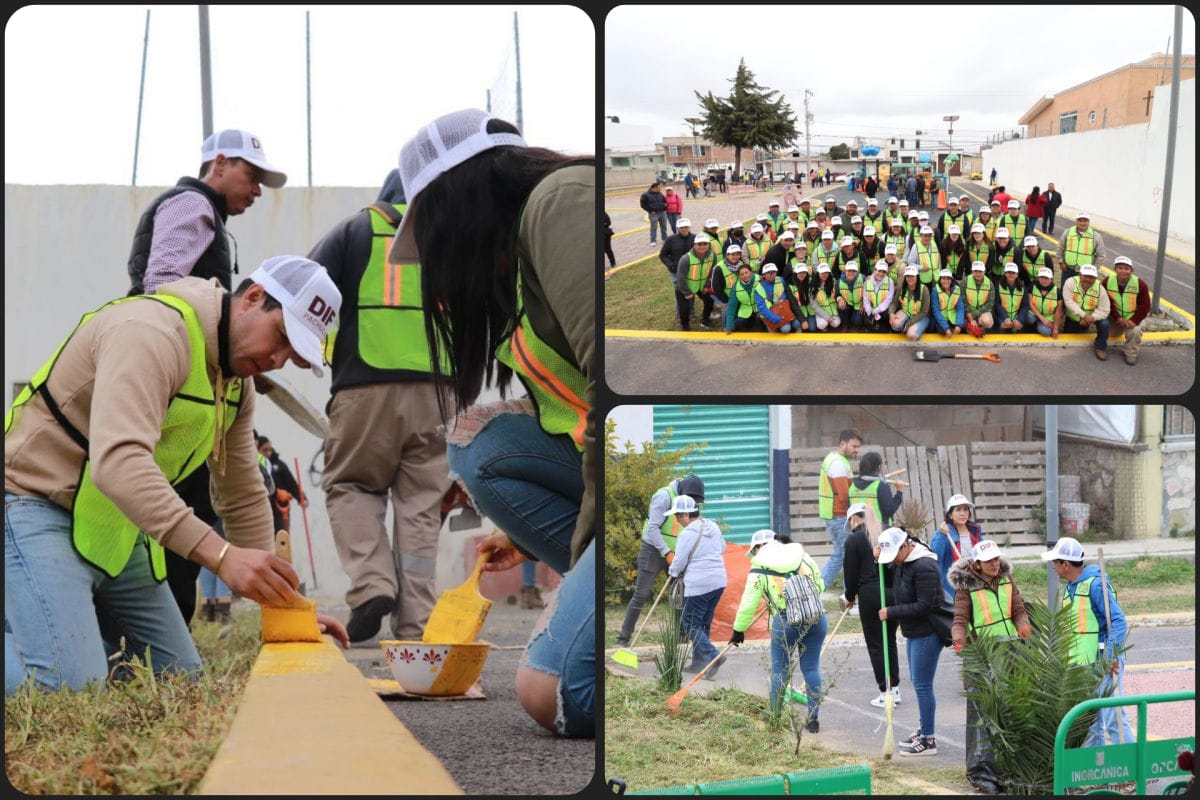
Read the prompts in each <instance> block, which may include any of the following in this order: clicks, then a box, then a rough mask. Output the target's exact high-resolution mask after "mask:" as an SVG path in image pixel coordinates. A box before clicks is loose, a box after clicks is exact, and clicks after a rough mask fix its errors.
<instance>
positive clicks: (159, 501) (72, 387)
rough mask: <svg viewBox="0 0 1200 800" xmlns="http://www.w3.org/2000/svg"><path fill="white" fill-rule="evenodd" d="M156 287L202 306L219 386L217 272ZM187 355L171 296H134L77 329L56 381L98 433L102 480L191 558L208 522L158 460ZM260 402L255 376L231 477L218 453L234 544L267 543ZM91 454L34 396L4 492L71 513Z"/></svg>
mask: <svg viewBox="0 0 1200 800" xmlns="http://www.w3.org/2000/svg"><path fill="white" fill-rule="evenodd" d="M158 293H159V294H170V295H174V296H176V297H179V298H182V299H183V300H186V301H187V302H188V303H189V304H191V305H192V307H193V308H195V309H196V313H197V315H198V317H199V319H200V323H201V325H202V326H203V328H204V338H205V344H206V345H207V357H208V374H209V378H210V379H211V380H212V382H213V385H214V387H215V386H216V383H217V373H218V369H219V366H218V365H219V355H218V349H217V328H218V323H219V321H220V317H221V299H222V296H223V295H224V294H225V292H224V290H223V289H222V288H221V286H220V284H219V283H217V281H216V280H215V279H213V280H208V281H205V280H202V279H200V278H184V279H182V280H179V281H176V282H174V283H169V284H166V285H164V286H161V287H159V289H158ZM50 352H51V351H50V350H49V348H48V349H47V357H48V356H49V355H50ZM189 362H190V350H189V347H188V335H187V328H186V326H185V325H184V322H183V320H182V319H181V318H180V316H179V314H178V313H176V312H175V311H174V310H173V309H171V308H168V307H166V306H164V305H162V304H161V303H155V302H153V301H150V300H131V301H129V302H126V303H122V304H120V305H118V306H115V307H113V308H109V309H106V310H105V311H103V312H102V313H100V314H97V315H96V316H95V317H93V318H92V319H91V320H90V321H89V322H88V324H86V325H84V326H83V327H82V328H81V329H79V330H78V331H77V332H76V333H75V335H74V336H73V337H72V338H71V341H70V342H69V343H68V344H67V346H66V347H64V348H63V351H62V353H61V354H60V355H59V358H58V361H57V363H56V364H55V365H54V368H53V370H51V372H50V378H49V380H48V381H47V388H48V389H49V391H50V395H51V396H52V397H53V398H54V399H55V400H56V401H57V402H58V404H59V407H60V408H61V409H62V413H63V415H64V416H65V417H66V418H67V419H68V420H69V421H70V422H71V423H72V424H73V425H74V426H75V427H76V428H78V429H79V431H80V432H81V433H82V434H83V435H84V436H85V437H86V438H87V440H88V443H89V451H88V455H89V456H90V458H91V462H92V464H91V468H92V479H93V481H95V483H96V487H97V488H98V489H100V491H102V492H103V493H104V494H105V495H107V496H108V498H109V499H110V500H112V501H113V503H114V504H115V505H116V506H117V508H119V509H120V510H121V511H122V512H124V513H125V515H126V516H127V517H129V519H130V520H132V521H133V523H134V524H135V525H137V526H138V527H139V528H141V529H142V530H143V531H145V532H146V533H147V534H148V535H149V536H152V537H153V538H154V539H156V540H158V542H159V543H161V544H162V545H163V546H164V547H166V548H168V549H170V550H173V551H174V552H176V553H178V554H179V555H181V556H184V557H187V556H188V554H189V553H191V552H192V550H193V549H194V548H195V547H196V545H197V544H198V543H199V542H200V540H201V539H203V538H204V536H205V535H206V534H207V533H208V531H209V530H210V528H209V526H208V525H207V524H205V523H204V522H202V521H201V520H200V519H199V518H197V517H196V515H195V514H193V513H192V511H191V509H190V508H188V506H187V505H186V504H185V503H184V502H183V500H181V499H180V498H179V495H177V494H176V493H175V490H174V489H173V488H172V487H171V485H170V483H169V481H168V479H167V477H166V476H164V475H163V473H162V471H161V470H160V469H159V468H158V465H157V464H155V462H154V447H155V445H156V444H157V443H158V440H159V437H160V435H161V426H162V421H163V418H164V416H165V415H166V410H167V404H168V403H169V402H170V400H171V398H172V397H173V396H174V395H175V393H176V392H178V391H179V389H180V388H181V387H182V386H183V383H184V381H185V380H186V379H187V375H188V368H189ZM230 379H231V376H223V380H230ZM214 390H215V389H214ZM254 400H255V395H254V388H253V385H252V381H246V382H245V386H244V388H243V390H242V405H241V410H240V412H239V413H238V416H237V419H236V420H235V421H234V423H233V425H232V427H231V428H230V429H229V433H228V434H227V435H226V437H225V440H224V445H223V447H224V449H225V451H226V452H225V456H224V462H225V468H224V474H222V473H221V470H220V468H219V466H218V463H217V459H216V458H209V467H210V468H211V471H212V484H211V485H210V487H209V489H210V492H211V494H212V498H213V508H215V509H216V511H217V514H218V515H219V516H220V517H221V518H222V519H223V520H224V521H225V533H226V536H227V537H228V538H229V541H231V542H233V544H235V545H237V546H239V547H251V548H255V549H258V550H269V549H271V548H272V541H273V537H272V531H271V528H272V522H271V509H270V506H269V505H268V502H267V492H266V487H265V486H264V485H263V480H262V473H260V472H259V469H258V453H257V450H256V448H255V445H254V435H253V432H252V431H253V420H254ZM83 456H84V454H83V452H82V451H81V450H80V449H79V446H78V445H76V444H75V443H74V442H73V441H72V440H71V438H70V437H69V436H68V435H67V433H66V431H65V430H64V429H63V428H62V426H61V425H59V424H58V422H57V421H56V420H55V419H54V417H52V416H51V415H50V412H49V411H48V410H47V408H46V405H45V402H44V401H43V400H42V398H41V396H40V395H36V396H34V397H33V398H32V399H31V400H30V401H29V402H28V403H26V404H25V405H24V406H23V407H22V408H21V409H19V410H18V411H17V413H16V415H15V416H14V419H13V424H12V428H11V429H10V431H9V432H8V434H7V435H6V436H5V437H4V490H5V491H6V492H12V493H13V494H19V495H32V496H38V497H45V498H48V499H49V500H51V501H52V502H54V503H56V504H57V505H60V506H62V507H63V508H65V509H68V510H69V509H70V507H71V501H72V498H73V497H74V494H75V489H76V486H77V483H78V478H79V475H80V472H81V469H82V464H83Z"/></svg>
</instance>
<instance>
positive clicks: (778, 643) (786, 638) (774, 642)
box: [770, 612, 829, 719]
mask: <svg viewBox="0 0 1200 800" xmlns="http://www.w3.org/2000/svg"><path fill="white" fill-rule="evenodd" d="M828 632H829V620H828V618H826V616H825V615H824V614H822V615H821V618H820V619H818V620H817V621H816V622H814V623H813V624H812V625H809V626H808V627H807V628H804V627H801V626H798V625H797V626H792V625H788V624H787V617H786V616H785V615H784V614H783V613H782V612H780V613H779V614H776V615H775V617H774V619H772V620H771V694H770V698H771V711H772V713H774V712H775V711H777V710H778V709H779V708H780V695H781V693H782V692H783V681H784V678H785V676H786V675H787V669H788V666H789V664H790V663H791V659H792V651H793V650H794V649H795V647H796V645H797V644H799V645H800V672H801V673H803V675H804V683H805V687H806V688H805V692H806V693H807V694H808V718H809V719H816V718H817V714H818V713H820V705H821V647H822V646H823V645H824V644H825V635H826V634H827V633H828ZM794 682H795V681H794V680H793V683H794Z"/></svg>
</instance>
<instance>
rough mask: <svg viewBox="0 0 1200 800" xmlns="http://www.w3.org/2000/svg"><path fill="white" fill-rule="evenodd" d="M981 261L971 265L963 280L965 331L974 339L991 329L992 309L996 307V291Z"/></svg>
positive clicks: (993, 319) (992, 320)
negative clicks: (969, 271)
mask: <svg viewBox="0 0 1200 800" xmlns="http://www.w3.org/2000/svg"><path fill="white" fill-rule="evenodd" d="M986 270H987V264H984V263H983V262H982V261H974V262H972V263H971V274H970V275H968V276H967V277H965V278H963V282H962V290H963V311H964V312H965V313H966V318H967V330H968V331H969V332H970V333H971V334H972V335H973V336H975V337H976V338H979V337H982V336H983V334H985V333H986V332H987V331H989V330H991V329H992V324H993V323H994V321H995V318H994V317H993V316H992V309H993V307H994V306H995V305H996V289H995V286H994V285H993V284H992V279H991V278H989V277H988V276H987V275H986V274H985V271H986Z"/></svg>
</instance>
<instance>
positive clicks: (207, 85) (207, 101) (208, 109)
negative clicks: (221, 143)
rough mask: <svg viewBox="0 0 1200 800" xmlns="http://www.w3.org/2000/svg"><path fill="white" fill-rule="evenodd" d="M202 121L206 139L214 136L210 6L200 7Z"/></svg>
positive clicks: (201, 124)
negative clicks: (209, 31) (209, 23)
mask: <svg viewBox="0 0 1200 800" xmlns="http://www.w3.org/2000/svg"><path fill="white" fill-rule="evenodd" d="M200 119H201V123H200V126H201V128H203V129H204V138H205V139H207V138H208V137H209V136H212V132H213V121H212V58H211V53H210V49H209V43H208V6H200Z"/></svg>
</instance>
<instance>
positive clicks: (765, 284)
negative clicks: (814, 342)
mask: <svg viewBox="0 0 1200 800" xmlns="http://www.w3.org/2000/svg"><path fill="white" fill-rule="evenodd" d="M778 273H779V267H777V266H776V265H774V264H770V263H767V264H763V265H762V274H761V275H760V276H759V278H758V284H757V285H756V286H755V287H754V310H755V311H757V312H758V316H759V317H760V318H761V319H762V320H763V321H764V322H768V323H770V324H771V325H779V327H778V328H776V333H792V332H795V333H799V332H800V319H799V318H798V317H793V319H792V320H791V321H789V322H784V323H783V324H782V325H780V324H779V323H780V322H782V320H783V318H782V317H781V316H779V315H778V314H776V313H775V312H774V311H772V310H771V307H772V306H773V305H775V303H777V302H779V300H780V299H781V298H787V300H788V302H789V303H790V304H791V303H794V302H795V301H794V299H793V297H792V290H791V289H790V288H789V287H788V285H787V283H786V282H784V281H780V280H779V279H778V278H777V277H776V276H777V274H778ZM776 286H778V287H779V288H778V289H776V288H775V287H776ZM792 311H793V314H794V313H795V309H794V308H793V309H792Z"/></svg>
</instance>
